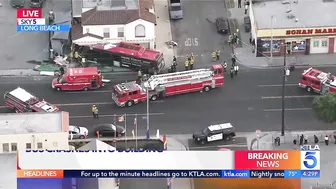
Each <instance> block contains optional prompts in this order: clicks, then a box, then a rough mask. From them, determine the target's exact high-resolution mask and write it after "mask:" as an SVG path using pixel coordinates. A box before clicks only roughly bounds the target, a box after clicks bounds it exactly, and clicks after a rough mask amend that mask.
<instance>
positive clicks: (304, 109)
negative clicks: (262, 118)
mask: <svg viewBox="0 0 336 189" xmlns="http://www.w3.org/2000/svg"><path fill="white" fill-rule="evenodd" d="M308 110H312V108H288V109H285V111H308ZM263 111H264V112H278V111H282V109H281V108H279V109H264V110H263Z"/></svg>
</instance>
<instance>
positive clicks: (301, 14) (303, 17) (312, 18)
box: [252, 0, 336, 30]
mask: <svg viewBox="0 0 336 189" xmlns="http://www.w3.org/2000/svg"><path fill="white" fill-rule="evenodd" d="M295 1H296V2H298V3H294V2H295ZM282 2H283V1H282V0H278V1H275V0H274V1H262V2H255V3H253V4H252V10H253V15H254V19H255V21H256V23H257V28H258V29H259V30H260V29H271V28H272V26H273V29H292V28H314V27H320V28H321V27H334V26H336V19H335V18H336V11H335V10H336V1H334V0H329V1H323V0H289V2H290V3H289V4H283V3H282ZM288 10H291V12H290V13H286V11H288ZM289 14H292V15H294V16H295V18H298V22H295V18H293V19H289V18H287V16H288V15H289ZM271 16H274V20H273V23H272V22H271Z"/></svg>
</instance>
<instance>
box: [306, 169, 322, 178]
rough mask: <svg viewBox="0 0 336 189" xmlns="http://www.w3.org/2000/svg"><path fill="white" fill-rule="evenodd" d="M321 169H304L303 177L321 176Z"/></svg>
mask: <svg viewBox="0 0 336 189" xmlns="http://www.w3.org/2000/svg"><path fill="white" fill-rule="evenodd" d="M320 176H321V173H320V170H302V171H301V178H320Z"/></svg>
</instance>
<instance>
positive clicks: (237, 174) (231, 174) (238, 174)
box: [222, 170, 250, 178]
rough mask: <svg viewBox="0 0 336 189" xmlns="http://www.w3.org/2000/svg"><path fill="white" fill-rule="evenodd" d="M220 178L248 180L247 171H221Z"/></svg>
mask: <svg viewBox="0 0 336 189" xmlns="http://www.w3.org/2000/svg"><path fill="white" fill-rule="evenodd" d="M222 178H250V171H248V170H223V171H222Z"/></svg>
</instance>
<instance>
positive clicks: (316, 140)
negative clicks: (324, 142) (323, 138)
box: [314, 135, 319, 144]
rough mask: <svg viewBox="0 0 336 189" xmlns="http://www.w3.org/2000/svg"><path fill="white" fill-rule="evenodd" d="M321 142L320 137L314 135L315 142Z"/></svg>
mask: <svg viewBox="0 0 336 189" xmlns="http://www.w3.org/2000/svg"><path fill="white" fill-rule="evenodd" d="M318 142H319V139H318V137H317V136H316V135H314V143H315V144H317V143H318Z"/></svg>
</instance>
